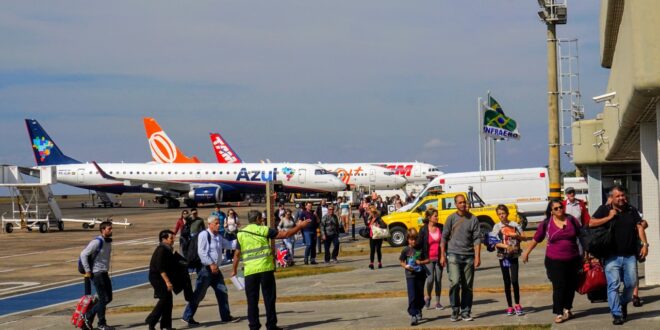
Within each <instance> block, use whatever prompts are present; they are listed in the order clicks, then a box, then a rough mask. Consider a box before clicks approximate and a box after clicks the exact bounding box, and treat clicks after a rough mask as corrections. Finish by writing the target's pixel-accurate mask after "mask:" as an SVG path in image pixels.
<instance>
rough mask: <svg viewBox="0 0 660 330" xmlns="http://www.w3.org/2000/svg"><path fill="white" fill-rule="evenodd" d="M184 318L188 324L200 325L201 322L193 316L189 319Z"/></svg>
mask: <svg viewBox="0 0 660 330" xmlns="http://www.w3.org/2000/svg"><path fill="white" fill-rule="evenodd" d="M182 320H183V322H186V323H188V325H200V323H199V322H197V321H195V319H193V318H191V319H189V320H186V319H182Z"/></svg>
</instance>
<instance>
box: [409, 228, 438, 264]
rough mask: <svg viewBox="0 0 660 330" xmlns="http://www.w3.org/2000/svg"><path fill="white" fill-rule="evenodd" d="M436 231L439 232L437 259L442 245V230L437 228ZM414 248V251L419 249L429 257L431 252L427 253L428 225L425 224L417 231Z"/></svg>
mask: <svg viewBox="0 0 660 330" xmlns="http://www.w3.org/2000/svg"><path fill="white" fill-rule="evenodd" d="M438 230H440V244H438V258H439V257H440V251H442V250H441V247H440V246H441V245H442V230H441V229H440V227H439V226H438ZM415 248H416V249H421V250H422V251H424V252H425V253H426V255H427V256H428V255H431V251H429V224H428V223H426V224H425V225H424V226H422V228H420V229H419V234H418V235H417V241H415Z"/></svg>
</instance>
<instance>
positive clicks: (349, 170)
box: [144, 118, 407, 189]
mask: <svg viewBox="0 0 660 330" xmlns="http://www.w3.org/2000/svg"><path fill="white" fill-rule="evenodd" d="M147 121H149V122H150V123H154V124H155V127H158V128H159V130H158V131H159V132H162V130H160V127H159V126H158V124H157V123H156V121H155V120H154V119H153V118H145V119H144V122H145V130H146V131H147V138H148V139H149V148H150V149H151V154H152V155H154V154H163V153H165V154H167V152H168V150H177V152H178V156H179V157H185V158H187V159H190V158H188V157H186V156H185V155H183V153H182V152H181V151H180V150H179V148H178V147H176V145H175V144H174V143H173V142H172V141H171V140H169V139H168V143H169V146H168V147H167V149H162V150H159V149H158V148H159V147H160V146H159V145H157V144H154V143H151V141H152V137H153V136H154V134H157V131H156V130H153V129H152V130H149V128H148V127H147ZM152 127H153V125H152ZM162 134H163V135H165V134H164V132H163V133H162ZM165 136H166V135H165ZM210 139H211V144H212V145H213V150H214V151H215V156H216V158H217V160H218V163H221V164H243V161H242V160H241V158H240V157H239V156H238V154H237V153H236V152H235V151H234V150H233V149H232V148H231V146H229V143H227V141H226V140H225V139H224V138H223V137H222V136H221V135H220V134H219V133H210ZM170 159H173V158H171V157H170ZM154 160H155V161H156V162H158V163H178V162H179V161H178V160H176V159H174V160H169V161H164V160H163V158H157V157H154ZM317 165H318V166H320V167H322V168H324V169H326V170H328V171H330V172H333V173H337V176H338V177H339V179H340V180H341V181H342V182H343V183H345V184H346V185H348V186H351V187H355V186H363V187H372V188H373V189H399V188H401V187H403V186H404V185H406V183H407V180H406V179H404V178H403V177H402V176H399V175H395V174H394V171H391V170H388V169H387V168H384V167H381V166H374V165H371V164H366V163H364V164H360V163H343V164H338V163H325V164H324V163H319V164H317Z"/></svg>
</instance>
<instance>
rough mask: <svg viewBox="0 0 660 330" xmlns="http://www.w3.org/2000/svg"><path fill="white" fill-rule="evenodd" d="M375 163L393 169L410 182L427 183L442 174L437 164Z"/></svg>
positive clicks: (415, 162) (416, 162)
mask: <svg viewBox="0 0 660 330" xmlns="http://www.w3.org/2000/svg"><path fill="white" fill-rule="evenodd" d="M375 165H379V166H384V167H385V168H388V169H390V170H393V171H394V174H396V175H403V176H404V177H405V178H406V180H408V183H411V184H421V185H423V184H427V183H429V182H430V181H431V180H433V179H434V178H435V177H437V176H439V175H442V174H444V172H442V171H440V169H439V168H438V167H437V166H435V165H433V164H428V163H421V162H418V161H414V162H394V163H376V164H375Z"/></svg>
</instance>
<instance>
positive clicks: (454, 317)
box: [449, 311, 461, 322]
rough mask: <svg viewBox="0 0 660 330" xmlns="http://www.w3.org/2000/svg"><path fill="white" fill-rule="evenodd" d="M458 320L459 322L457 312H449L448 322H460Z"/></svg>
mask: <svg viewBox="0 0 660 330" xmlns="http://www.w3.org/2000/svg"><path fill="white" fill-rule="evenodd" d="M460 320H461V317H460V316H459V315H458V311H456V312H454V311H452V312H451V317H450V318H449V321H452V322H456V321H460Z"/></svg>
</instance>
